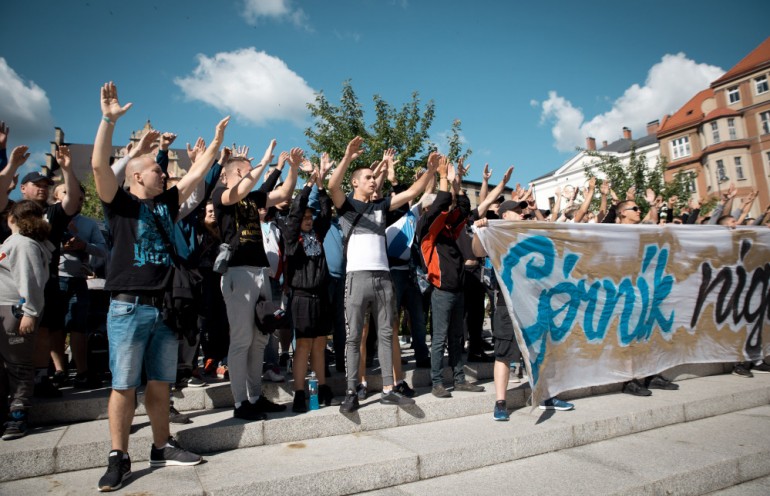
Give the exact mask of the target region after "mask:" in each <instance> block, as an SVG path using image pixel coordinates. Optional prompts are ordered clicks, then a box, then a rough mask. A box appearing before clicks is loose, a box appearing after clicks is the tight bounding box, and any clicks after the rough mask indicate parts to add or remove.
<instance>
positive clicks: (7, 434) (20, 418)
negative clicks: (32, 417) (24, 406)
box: [3, 410, 27, 441]
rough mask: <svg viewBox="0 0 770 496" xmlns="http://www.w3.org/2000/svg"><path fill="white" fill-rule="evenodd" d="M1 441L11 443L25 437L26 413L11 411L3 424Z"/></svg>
mask: <svg viewBox="0 0 770 496" xmlns="http://www.w3.org/2000/svg"><path fill="white" fill-rule="evenodd" d="M4 427H5V430H4V431H3V441H12V440H14V439H19V438H20V437H24V436H26V435H27V412H25V411H24V410H13V411H12V412H10V413H9V414H8V421H7V422H6V423H5V424H4Z"/></svg>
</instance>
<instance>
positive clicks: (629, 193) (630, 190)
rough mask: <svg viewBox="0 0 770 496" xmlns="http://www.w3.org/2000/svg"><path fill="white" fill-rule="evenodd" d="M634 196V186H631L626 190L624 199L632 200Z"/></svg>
mask: <svg viewBox="0 0 770 496" xmlns="http://www.w3.org/2000/svg"><path fill="white" fill-rule="evenodd" d="M634 198H636V186H631V187H630V188H628V191H626V200H633V199H634Z"/></svg>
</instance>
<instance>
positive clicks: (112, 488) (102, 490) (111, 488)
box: [96, 472, 131, 493]
mask: <svg viewBox="0 0 770 496" xmlns="http://www.w3.org/2000/svg"><path fill="white" fill-rule="evenodd" d="M130 478H131V472H128V473H126V474H125V475H124V476H123V479H122V480H121V481H120V483H119V484H118V485H117V486H100V485H98V484H97V486H96V490H97V491H99V492H100V493H111V492H112V491H117V490H118V489H120V488H121V487H123V483H124V482H126V480H127V479H130Z"/></svg>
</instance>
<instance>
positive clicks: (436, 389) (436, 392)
mask: <svg viewBox="0 0 770 496" xmlns="http://www.w3.org/2000/svg"><path fill="white" fill-rule="evenodd" d="M430 393H431V394H432V395H433V396H435V397H436V398H451V397H452V393H450V392H449V391H447V389H446V388H445V387H444V385H443V384H439V385H438V386H433V389H431V391H430Z"/></svg>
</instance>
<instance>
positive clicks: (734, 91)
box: [727, 86, 741, 104]
mask: <svg viewBox="0 0 770 496" xmlns="http://www.w3.org/2000/svg"><path fill="white" fill-rule="evenodd" d="M727 100H728V101H729V102H730V103H731V104H733V103H738V102H740V101H741V92H740V91H738V87H737V86H733V87H732V88H727Z"/></svg>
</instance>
